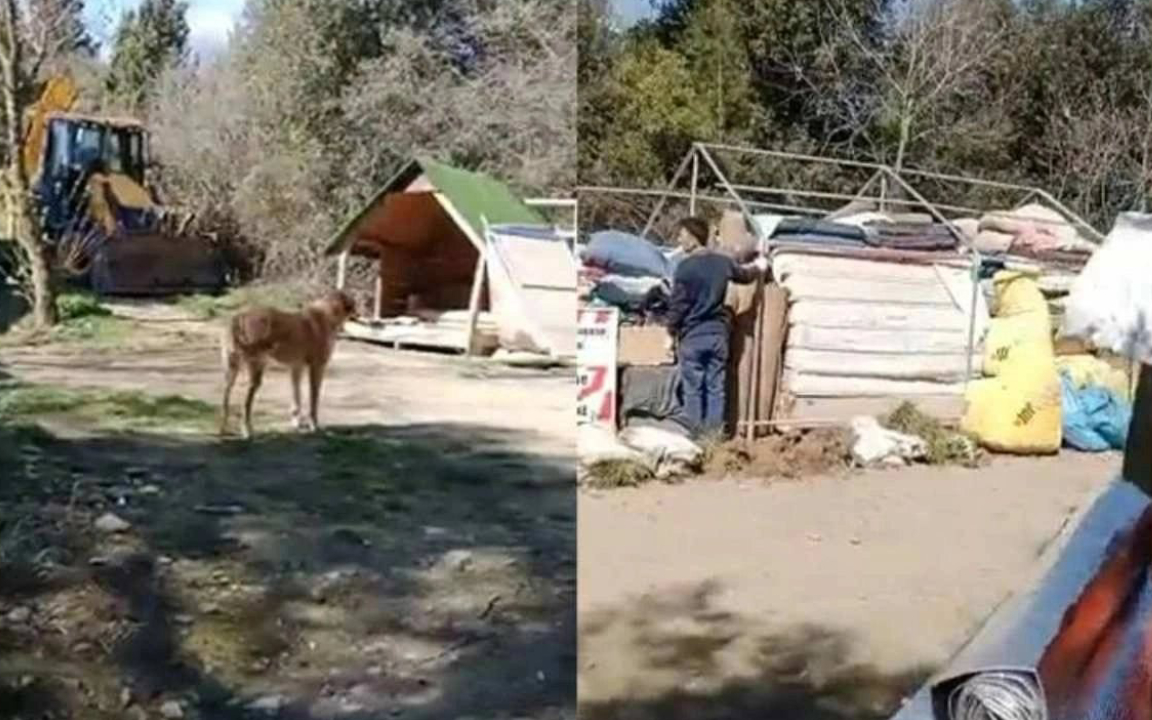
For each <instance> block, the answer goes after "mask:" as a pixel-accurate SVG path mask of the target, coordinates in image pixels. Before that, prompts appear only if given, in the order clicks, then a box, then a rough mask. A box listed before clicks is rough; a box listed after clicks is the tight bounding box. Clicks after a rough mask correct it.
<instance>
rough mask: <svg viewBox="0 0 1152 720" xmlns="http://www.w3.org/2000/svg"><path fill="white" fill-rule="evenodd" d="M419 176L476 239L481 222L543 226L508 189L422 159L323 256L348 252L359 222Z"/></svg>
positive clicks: (336, 237) (401, 174) (393, 182)
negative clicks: (484, 220)
mask: <svg viewBox="0 0 1152 720" xmlns="http://www.w3.org/2000/svg"><path fill="white" fill-rule="evenodd" d="M421 175H423V176H424V177H426V178H427V179H428V182H429V183H430V184H431V185H432V187H434V188H435V189H436V191H437V192H439V193H441V194H442V195H444V196H445V197H446V198H447V199H448V201H449V202H450V203H451V204H452V207H453V208H455V209H456V212H458V213H459V214H460V215H461V217H462V218H463V221H464V222H466V223H468V225H469V229H470V230H471V231H472V233H473V234H474V236H475V237H477V238H482V237H484V223H483V221H482V218H483V219H487V221H488V224H489V225H500V224H521V225H544V224H547V220H545V219H544V216H543V215H541V214H540V213H538V212H537V211H536V210H534V209H532V208H530V207H528V206H527V205H525V204H524V201H523V200H521V199H520V198H519V197H517V196H516V194H515V193H513V192H512V190H510V189H509V188H508V186H507V185H505V184H504V183H502V182H500V181H499V180H496V179H495V178H493V177H490V176H488V175H485V174H483V173H478V172H472V171H470V170H461V169H460V168H455V167H452V166H451V165H445V164H444V163H440V162H437V161H435V160H431V159H429V158H425V157H416V158H413V159H412V160H409V161H408V163H407V164H405V165H404V167H403V168H401V169H400V171H399V172H397V173H396V174H395V175H393V176H392V179H390V180H389V181H388V182H386V183H385V184H384V187H382V188H380V190H379V191H378V192H377V193H376V194H375V195H374V196H373V197H372V199H371V200H369V201H368V202H367V203H366V204H365V205H364V207H363V208H362V209H361V210H360V212H358V213H356V215H355V216H353V217H352V219H351V220H349V221H348V222H347V223H345V225H344V227H342V228H341V229H340V230H339V231H338V232H337V233H336V234H335V235H333V236H332V239H331V240H330V241H329V242H328V246H327V248H326V249H325V251H324V252H325V254H327V255H332V254H335V253H338V252H343V251H344V250H347V249H348V247H349V246H350V245H351V244H352V243H353V242H354V241H355V239H356V231H357V230H358V228H359V226H360V223H361V221H363V220H364V218H365V217H366V216H367V215H368V213H369V212H371V210H372V208H374V207H375V206H376V205H377V204H378V203H381V202H383V201H384V196H386V195H388V194H389V193H394V192H402V191H403V190H404V189H405V188H407V187H408V186H409V185H411V184H412V183H413V182H414V181H415V180H416V179H417V178H419V177H420V176H421Z"/></svg>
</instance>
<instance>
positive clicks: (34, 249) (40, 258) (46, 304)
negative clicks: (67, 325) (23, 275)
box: [16, 201, 58, 330]
mask: <svg viewBox="0 0 1152 720" xmlns="http://www.w3.org/2000/svg"><path fill="white" fill-rule="evenodd" d="M17 202H19V201H17ZM17 213H19V210H18V211H17ZM30 225H31V224H30V223H28V222H27V221H26V220H25V219H24V218H19V216H18V219H17V222H16V226H17V230H16V232H17V238H18V241H19V243H20V247H21V248H23V249H24V255H25V256H26V257H27V258H28V276H29V279H30V280H31V282H32V298H33V302H32V320H33V322H34V323H35V326H36V329H38V330H44V329H47V328H50V327H52V326H53V325H55V324H56V321H57V319H58V314H57V312H56V287H55V285H54V284H53V283H52V265H51V261H50V259H49V257H48V248H47V246H45V244H44V243H43V242H42V241H41V239H40V233H38V232H37V233H34V232H33V230H32V228H31V227H30Z"/></svg>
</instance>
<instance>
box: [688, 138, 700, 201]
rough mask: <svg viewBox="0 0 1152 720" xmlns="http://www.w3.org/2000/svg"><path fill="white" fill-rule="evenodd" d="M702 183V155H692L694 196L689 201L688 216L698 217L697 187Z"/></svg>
mask: <svg viewBox="0 0 1152 720" xmlns="http://www.w3.org/2000/svg"><path fill="white" fill-rule="evenodd" d="M699 182H700V155H699V154H697V153H692V195H691V198H690V199H689V200H688V214H689V215H692V216H695V215H696V187H697V185H698V184H699Z"/></svg>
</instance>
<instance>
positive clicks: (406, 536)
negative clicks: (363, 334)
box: [0, 316, 576, 720]
mask: <svg viewBox="0 0 1152 720" xmlns="http://www.w3.org/2000/svg"><path fill="white" fill-rule="evenodd" d="M218 368H219V360H218V356H217V353H216V350H215V348H214V347H213V331H212V328H211V326H210V325H207V324H204V323H191V322H185V321H184V320H182V319H180V318H170V317H166V316H163V317H160V316H158V317H155V318H152V319H151V320H150V321H149V322H144V323H142V324H140V325H139V326H136V327H133V328H132V329H131V332H130V333H128V334H127V336H126V339H125V341H124V342H123V343H119V344H118V345H117V346H114V347H103V348H92V347H82V346H67V345H45V346H39V347H17V348H13V347H4V348H3V349H2V350H0V375H2V374H7V375H11V376H13V377H15V378H16V379H18V380H21V381H25V382H30V383H37V384H43V385H46V386H52V387H70V388H91V387H96V388H103V389H114V390H127V391H144V392H146V393H148V394H149V395H165V394H177V395H180V396H183V397H187V398H193V399H198V400H202V401H206V402H209V403H212V404H213V405H214V404H215V403H216V402H218V398H217V395H218V392H219V374H218V373H219V369H218ZM289 398H290V393H289V389H288V383H287V379H286V377H284V376H283V374H282V373H278V374H275V375H272V376H270V377H269V378H268V379H267V380H266V381H265V388H264V390H263V391H262V393H261V396H260V400H259V407H260V408H261V409H262V410H263V411H264V416H263V417H261V418H260V420H259V421H258V425H257V433H258V438H257V439H256V440H255V441H253V442H251V443H245V442H243V441H239V440H228V441H221V440H220V439H218V438H216V437H215V436H214V435H210V434H207V433H203V432H201V433H200V434H196V433H188V432H184V433H179V434H176V433H172V432H165V429H164V428H163V427H150V428H143V427H142V428H139V429H138V430H137V431H134V432H110V431H105V430H100V429H98V428H91V427H85V426H83V425H81V424H78V423H77V422H76V420H75V418H73V417H70V416H68V415H67V413H59V414H54V415H52V416H50V417H46V418H45V419H44V420H43V422H42V423H41V424H42V425H44V426H45V428H46V429H47V433H44V432H32V431H25V430H20V431H18V432H16V431H11V432H9V436H8V437H7V438H6V437H4V435H3V433H2V432H0V464H5V468H6V470H8V469H9V468H14V469H16V470H17V472H16V473H15V477H12V476H6V477H5V482H4V483H0V507H2V508H3V511H4V512H3V513H0V718H8V717H16V716H21V717H41V716H45V717H47V716H48V715H45V713H55V715H54V716H55V717H90V718H98V719H101V720H103V719H104V718H108V719H111V718H124V717H128V718H153V717H161V716H162V715H163V714H164V712H165V711H168V712H175V711H177V710H178V712H179V714H180V716H182V717H185V718H212V719H213V720H215V719H216V718H246V717H283V718H300V719H301V720H320V719H321V718H391V717H401V718H418V719H428V720H431V719H433V718H447V717H465V716H467V717H473V718H477V719H485V720H487V719H491V720H497V719H505V718H507V719H509V720H510V719H512V718H540V719H542V720H559V719H561V718H572V717H574V715H575V708H574V703H573V697H574V692H575V687H574V683H575V681H574V676H575V668H576V659H575V642H576V636H575V613H574V607H573V606H574V602H575V600H574V596H575V573H576V570H575V563H576V559H575V552H574V549H575V502H576V500H575V489H574V476H575V472H574V460H573V454H574V442H575V439H574V431H573V426H572V422H571V418H572V417H573V416H574V413H573V410H574V408H573V401H572V392H571V379H570V376H569V373H560V372H557V373H541V372H530V371H523V370H508V369H502V368H499V367H497V366H493V365H489V364H483V363H474V362H467V361H465V360H462V359H459V358H450V357H443V356H436V355H428V354H415V353H396V352H392V351H387V350H382V349H379V348H375V347H372V346H367V345H361V344H358V343H352V342H342V343H341V344H340V345H339V347H338V350H337V354H336V357H335V359H334V363H333V372H332V374H331V376H330V377H329V378H328V381H327V382H326V385H325V393H324V404H323V406H322V413H321V422H322V424H323V425H325V430H324V432H322V433H318V434H315V435H299V434H295V433H291V432H288V428H289V424H288V407H289ZM197 407H200V406H197ZM206 412H210V410H206ZM0 430H3V427H2V424H0ZM109 512H111V513H113V514H114V515H115V516H116V517H117V518H119V519H121V520H123V521H125V522H126V523H127V527H126V528H121V529H119V530H117V531H104V530H101V529H99V527H98V524H97V520H98V519H99V518H100V517H101V516H103V515H104V514H105V513H109ZM12 518H19V522H13V521H12ZM13 713H14V714H13ZM173 716H175V715H173Z"/></svg>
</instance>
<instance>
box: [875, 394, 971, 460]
mask: <svg viewBox="0 0 1152 720" xmlns="http://www.w3.org/2000/svg"><path fill="white" fill-rule="evenodd" d="M880 424H881V425H883V426H884V427H886V428H888V429H889V430H895V431H896V432H902V433H905V434H907V435H915V436H917V437H920V438H922V439H923V440H924V442H925V444H927V446H928V457H927V458H926V460H927V462H928V464H929V465H964V466H966V467H973V466H975V465H976V463H977V462H978V460H979V453H978V451H977V448H978V445H977V444H976V442H975V441H974V440H973V439H972V438H970V437H968V436H967V435H965V434H964V433H961V432H959V431H957V430H954V429H952V428H950V427H948V426H947V425H945V424H944V423H942V422H941V421H940V420H938V419H937V418H934V417H932V416H931V415H929V414H927V413H925V412H924V411H922V410H920V408H918V407H916V405H915V404H914V403H911V402H903V403H901V404H900V406H899V407H897V408H896V409H895V410H893V411H892V412H891V413H890V414H889V415H888V416H887V417H885V418H881V419H880Z"/></svg>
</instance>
